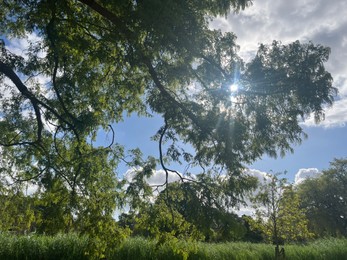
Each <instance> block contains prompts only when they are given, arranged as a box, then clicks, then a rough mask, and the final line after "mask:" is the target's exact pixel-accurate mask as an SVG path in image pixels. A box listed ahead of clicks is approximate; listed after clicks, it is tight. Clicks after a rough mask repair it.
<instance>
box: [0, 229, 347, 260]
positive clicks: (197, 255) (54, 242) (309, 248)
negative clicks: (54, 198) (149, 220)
mask: <svg viewBox="0 0 347 260" xmlns="http://www.w3.org/2000/svg"><path fill="white" fill-rule="evenodd" d="M92 242H93V240H92V239H90V238H88V237H86V236H78V235H76V234H68V235H63V234H60V235H56V236H36V235H33V236H26V235H21V236H17V235H12V234H6V233H2V234H0V259H4V260H5V259H49V260H51V259H77V260H78V259H93V257H91V254H90V252H89V249H90V243H92ZM284 248H285V256H286V259H291V260H292V259H293V260H296V259H297V260H302V259H313V260H315V259H317V260H325V259H326V260H330V259H335V260H339V259H341V260H343V259H347V239H333V238H329V239H328V238H327V239H320V240H316V241H312V242H310V243H307V244H303V245H298V244H296V245H285V246H284ZM105 259H110V260H111V259H134V260H141V259H146V260H150V259H153V260H156V259H163V260H164V259H165V260H170V259H172V260H176V259H177V260H179V259H182V260H183V259H187V260H191V259H197V260H198V259H199V260H200V259H225V260H226V259H228V260H230V259H231V260H233V259H235V260H236V259H237V260H242V259H249V260H256V259H264V260H265V259H269V260H270V259H275V257H274V246H273V245H269V244H254V243H247V242H230V243H218V244H210V243H201V242H189V241H182V240H170V241H166V242H162V243H160V242H158V241H155V240H148V239H145V238H141V237H137V238H128V239H126V240H124V241H123V242H122V243H120V244H119V246H117V247H115V248H109V249H108V250H107V252H106V255H105Z"/></svg>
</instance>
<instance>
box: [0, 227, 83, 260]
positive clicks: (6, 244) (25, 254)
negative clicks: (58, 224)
mask: <svg viewBox="0 0 347 260" xmlns="http://www.w3.org/2000/svg"><path fill="white" fill-rule="evenodd" d="M88 242H89V241H88V239H87V237H83V236H78V235H76V234H69V235H56V236H54V237H51V236H16V235H11V234H8V233H1V234H0V259H4V260H7V259H9V260H12V259H14V260H17V259H38V260H41V259H47V260H48V259H49V260H55V259H66V260H69V259H71V260H72V259H77V260H79V259H88V257H87V256H86V252H87V250H88Z"/></svg>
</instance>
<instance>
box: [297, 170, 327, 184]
mask: <svg viewBox="0 0 347 260" xmlns="http://www.w3.org/2000/svg"><path fill="white" fill-rule="evenodd" d="M319 175H321V172H320V171H319V170H318V169H317V168H304V169H300V170H299V171H298V172H297V173H296V174H295V180H294V184H295V185H296V184H300V183H301V182H303V181H304V180H306V179H308V178H315V177H318V176H319Z"/></svg>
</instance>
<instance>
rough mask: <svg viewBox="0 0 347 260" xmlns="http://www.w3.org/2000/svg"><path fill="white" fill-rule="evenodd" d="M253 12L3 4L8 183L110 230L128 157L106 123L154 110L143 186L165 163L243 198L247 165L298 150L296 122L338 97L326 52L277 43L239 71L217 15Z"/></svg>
mask: <svg viewBox="0 0 347 260" xmlns="http://www.w3.org/2000/svg"><path fill="white" fill-rule="evenodd" d="M250 4H251V2H250V1H248V0H217V1H209V0H202V1H201V0H199V1H196V0H192V1H176V0H174V1H172V0H170V1H161V0H150V1H140V0H138V1H128V0H122V1H103V0H98V1H94V0H79V1H77V0H62V1H51V0H38V1H28V0H21V1H13V0H4V1H2V2H1V4H0V10H2V11H1V12H0V35H1V38H2V39H1V40H0V49H1V56H0V86H1V95H0V131H1V136H0V146H1V150H0V153H1V179H2V180H4V182H3V183H5V182H10V183H11V184H16V185H22V184H23V183H25V182H32V183H35V184H37V185H38V186H39V193H40V192H41V193H46V194H48V193H49V192H52V191H55V192H52V193H51V194H52V196H60V198H65V199H66V201H67V202H66V204H64V203H63V204H64V206H63V204H61V205H62V206H63V207H64V209H65V211H63V212H69V216H68V217H66V218H65V219H72V220H73V221H75V223H78V225H79V226H80V227H81V230H83V229H86V228H88V225H90V223H91V222H93V223H99V224H100V225H98V226H97V227H96V229H99V230H105V229H106V226H102V225H106V224H105V223H108V222H107V221H106V220H107V219H111V218H112V217H111V216H112V212H113V210H114V207H115V200H116V198H117V197H122V196H123V195H122V194H120V185H121V184H122V182H120V181H119V180H118V179H117V178H116V175H115V173H117V165H118V163H119V161H120V160H124V159H125V156H126V151H125V149H124V147H122V146H120V145H119V144H117V139H116V136H115V135H114V132H113V128H112V124H113V123H117V122H120V121H122V120H123V119H124V116H125V115H126V114H130V113H137V114H139V115H140V116H148V115H150V114H152V113H155V114H158V115H160V116H162V118H163V127H162V128H160V129H158V132H157V134H156V135H155V136H154V139H155V140H157V141H158V143H159V152H160V156H159V158H156V159H157V160H156V159H153V158H150V160H147V161H145V162H141V160H140V158H139V157H140V153H139V151H137V150H134V151H132V152H133V158H134V160H132V161H131V162H128V165H129V167H130V166H135V167H137V169H139V170H138V174H140V175H141V176H142V177H143V176H149V175H150V174H151V173H152V172H153V169H155V167H156V164H157V163H158V162H159V164H160V166H161V167H162V168H163V169H164V170H165V171H166V175H167V176H168V172H169V171H173V170H170V167H169V166H168V164H167V162H170V161H174V162H182V163H186V164H187V165H190V166H197V167H201V171H202V172H203V173H204V174H210V175H219V174H221V173H223V174H226V175H229V179H228V180H229V181H228V183H229V186H228V192H229V195H230V196H232V195H233V192H234V191H236V192H239V193H240V191H241V190H242V187H240V185H239V184H237V180H238V178H240V174H241V170H242V168H243V167H244V165H245V164H247V163H251V162H253V161H254V160H256V159H258V158H260V156H262V155H263V154H264V153H267V154H269V155H271V156H276V155H277V153H278V152H279V153H280V154H284V153H285V152H287V151H291V150H292V148H291V145H292V144H293V143H294V144H295V143H299V142H301V140H302V138H303V137H304V136H305V135H304V133H303V130H302V128H301V127H300V124H299V122H300V121H301V120H303V119H305V118H307V117H308V116H311V115H312V114H313V115H314V117H315V119H316V120H317V121H319V120H322V119H323V118H324V108H325V106H326V105H331V104H332V102H333V96H334V94H335V92H336V89H335V88H334V87H333V86H332V77H331V75H330V73H329V72H327V71H326V70H325V68H324V62H325V61H327V60H328V57H329V53H330V49H329V48H328V47H325V46H322V45H319V44H314V43H311V42H309V43H300V42H299V41H296V42H293V43H291V44H288V45H284V44H282V43H280V42H278V41H274V42H273V43H272V44H270V45H263V44H261V45H260V46H259V49H258V51H257V53H256V54H255V57H254V58H253V59H252V60H251V61H250V62H249V63H245V62H244V61H243V60H242V59H241V57H239V56H238V54H237V52H238V48H239V47H238V45H237V44H236V36H235V35H234V34H233V33H231V32H226V33H222V32H221V31H218V30H211V29H209V21H210V20H211V19H212V18H213V17H216V16H217V15H226V14H227V13H229V11H230V10H232V11H235V12H238V11H240V10H242V9H244V8H246V7H247V6H248V5H250ZM14 39H26V40H27V41H28V42H29V44H28V47H27V48H26V49H25V50H22V52H21V54H18V53H17V54H16V53H13V52H11V51H10V49H9V46H10V42H11V41H12V40H14ZM234 84H237V85H238V88H237V90H236V91H235V90H234V89H232V88H230V86H231V85H234ZM100 128H102V129H104V131H108V132H110V133H111V135H112V136H113V138H112V141H111V143H110V144H109V145H108V146H105V147H98V146H95V144H94V143H93V142H94V141H95V139H96V137H97V132H98V130H100ZM164 143H166V145H164ZM182 143H183V144H188V145H190V146H191V147H192V148H193V149H192V150H193V152H189V151H186V150H185V149H184V147H180V145H181V144H182ZM164 148H165V149H164ZM176 173H177V174H179V175H180V178H181V179H182V180H183V179H184V178H185V177H184V176H182V175H181V174H180V173H178V172H176ZM188 173H189V172H188ZM8 178H10V179H8ZM9 180H10V181H9ZM137 180H138V183H141V178H138V179H137ZM142 184H144V183H143V182H142ZM147 189H148V187H147ZM5 190H6V189H5ZM142 191H143V189H142ZM5 193H6V192H5ZM40 196H41V195H40ZM42 196H43V195H42ZM45 196H46V195H45ZM45 196H43V198H42V199H44V197H45ZM53 201H54V200H53ZM60 202H64V201H60ZM76 218H77V219H76ZM83 226H84V227H83ZM95 232H97V230H96V231H95Z"/></svg>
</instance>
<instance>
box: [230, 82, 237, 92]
mask: <svg viewBox="0 0 347 260" xmlns="http://www.w3.org/2000/svg"><path fill="white" fill-rule="evenodd" d="M229 88H230V91H231V92H236V91H237V90H238V89H239V87H238V85H237V84H235V83H234V84H232V85H230V87H229Z"/></svg>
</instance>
